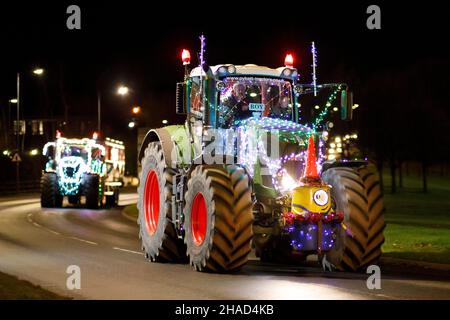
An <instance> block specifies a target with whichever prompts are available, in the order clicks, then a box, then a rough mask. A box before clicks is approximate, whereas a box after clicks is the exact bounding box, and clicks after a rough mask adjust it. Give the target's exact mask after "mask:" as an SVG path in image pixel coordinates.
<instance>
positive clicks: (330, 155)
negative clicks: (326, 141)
mask: <svg viewBox="0 0 450 320" xmlns="http://www.w3.org/2000/svg"><path fill="white" fill-rule="evenodd" d="M334 159H336V156H335V155H334V154H329V155H328V160H334Z"/></svg>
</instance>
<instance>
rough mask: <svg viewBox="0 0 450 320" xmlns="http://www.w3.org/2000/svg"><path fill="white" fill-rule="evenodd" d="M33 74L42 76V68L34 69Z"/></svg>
mask: <svg viewBox="0 0 450 320" xmlns="http://www.w3.org/2000/svg"><path fill="white" fill-rule="evenodd" d="M33 73H34V74H35V75H38V76H40V75H42V74H44V69H42V68H36V69H34V70H33Z"/></svg>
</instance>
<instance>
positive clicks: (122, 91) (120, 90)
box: [97, 85, 129, 133]
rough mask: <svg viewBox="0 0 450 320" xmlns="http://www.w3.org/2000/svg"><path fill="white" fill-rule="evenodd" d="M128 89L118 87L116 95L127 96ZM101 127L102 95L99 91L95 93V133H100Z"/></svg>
mask: <svg viewBox="0 0 450 320" xmlns="http://www.w3.org/2000/svg"><path fill="white" fill-rule="evenodd" d="M128 91H129V89H128V87H126V86H123V85H122V86H120V87H119V88H118V89H117V94H118V95H121V96H125V95H127V94H128ZM101 127H102V95H101V93H100V91H97V132H98V133H101V132H102V131H101Z"/></svg>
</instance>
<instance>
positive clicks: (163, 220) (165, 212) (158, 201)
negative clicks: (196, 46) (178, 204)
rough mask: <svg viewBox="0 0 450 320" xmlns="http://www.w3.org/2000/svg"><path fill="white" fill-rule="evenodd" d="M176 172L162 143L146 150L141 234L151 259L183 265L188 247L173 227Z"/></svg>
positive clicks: (140, 213)
mask: <svg viewBox="0 0 450 320" xmlns="http://www.w3.org/2000/svg"><path fill="white" fill-rule="evenodd" d="M175 173H176V172H175V170H174V169H172V168H169V167H168V166H167V165H166V162H165V159H164V154H163V150H162V148H161V145H160V143H159V142H151V143H149V145H148V147H147V148H146V149H145V153H144V158H143V159H142V171H141V177H140V184H139V201H138V209H139V218H138V224H139V226H140V230H139V234H140V237H141V239H142V249H143V250H144V251H145V255H146V257H147V259H149V260H151V261H158V262H181V261H183V260H184V259H185V257H186V247H185V246H184V243H183V241H182V240H181V239H179V238H178V236H177V233H176V230H175V226H174V224H173V223H172V188H173V186H172V182H173V177H174V175H175Z"/></svg>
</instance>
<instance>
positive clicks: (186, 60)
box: [181, 49, 191, 65]
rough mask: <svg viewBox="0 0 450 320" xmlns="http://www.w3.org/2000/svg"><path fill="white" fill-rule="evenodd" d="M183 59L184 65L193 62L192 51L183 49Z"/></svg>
mask: <svg viewBox="0 0 450 320" xmlns="http://www.w3.org/2000/svg"><path fill="white" fill-rule="evenodd" d="M181 60H183V65H188V64H190V63H191V53H190V52H189V50H186V49H183V51H182V52H181Z"/></svg>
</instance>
